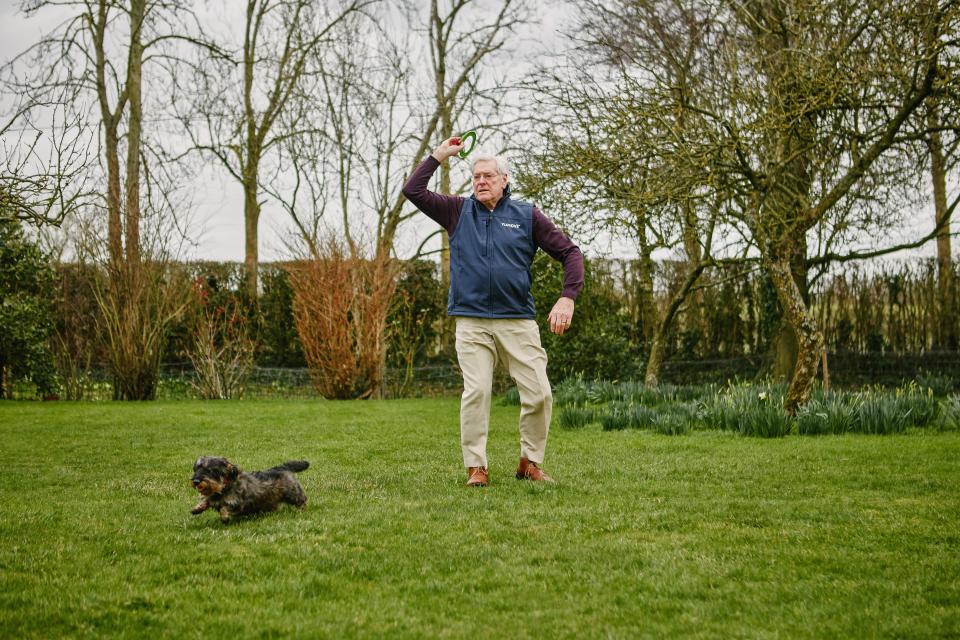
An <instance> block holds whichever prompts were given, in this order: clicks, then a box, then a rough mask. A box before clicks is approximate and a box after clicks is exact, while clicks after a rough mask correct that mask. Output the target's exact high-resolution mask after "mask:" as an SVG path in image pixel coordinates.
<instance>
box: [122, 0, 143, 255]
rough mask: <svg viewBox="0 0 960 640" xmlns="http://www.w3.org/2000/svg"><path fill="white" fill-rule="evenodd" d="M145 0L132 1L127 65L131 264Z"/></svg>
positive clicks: (136, 220)
mask: <svg viewBox="0 0 960 640" xmlns="http://www.w3.org/2000/svg"><path fill="white" fill-rule="evenodd" d="M145 10H146V7H145V1H144V0H132V2H131V3H130V32H131V33H130V55H129V62H128V65H129V67H128V69H127V86H126V88H127V99H128V100H129V102H130V116H129V117H130V128H129V131H128V132H127V202H126V212H125V213H126V215H125V216H124V217H125V222H126V228H125V231H126V245H127V246H126V258H127V263H128V266H129V267H130V268H133V269H135V268H136V267H135V265H138V264H140V144H141V138H142V133H141V126H142V123H143V107H142V100H141V94H142V79H141V71H142V66H143V43H142V42H141V38H140V33H141V32H140V29H141V27H142V26H143V19H144V12H145Z"/></svg>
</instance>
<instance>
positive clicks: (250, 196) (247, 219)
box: [243, 178, 260, 304]
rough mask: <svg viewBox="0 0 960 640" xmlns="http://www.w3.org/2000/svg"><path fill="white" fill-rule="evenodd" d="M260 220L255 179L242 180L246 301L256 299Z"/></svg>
mask: <svg viewBox="0 0 960 640" xmlns="http://www.w3.org/2000/svg"><path fill="white" fill-rule="evenodd" d="M259 222H260V202H259V201H258V200H257V181H256V178H253V179H252V181H246V180H245V181H244V184H243V225H244V256H243V265H244V276H243V277H244V292H245V294H246V297H247V302H248V303H249V304H253V303H255V302H256V300H257V281H258V267H259V260H260V257H259V256H260V253H259V249H258V247H259V238H258V226H259Z"/></svg>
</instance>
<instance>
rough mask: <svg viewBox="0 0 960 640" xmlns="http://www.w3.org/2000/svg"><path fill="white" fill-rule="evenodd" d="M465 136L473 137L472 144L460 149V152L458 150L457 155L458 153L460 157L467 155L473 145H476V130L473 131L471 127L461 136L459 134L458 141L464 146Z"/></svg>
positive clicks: (465, 142)
mask: <svg viewBox="0 0 960 640" xmlns="http://www.w3.org/2000/svg"><path fill="white" fill-rule="evenodd" d="M467 138H473V144H471V145H470V148H469V149H467V148H463V149H460V152H459V153H458V154H457V155H459V156H460V157H461V158H466V157H467V156H468V155H470V152H471V151H473V149H474V147H476V146H477V132H476V131H474V130H473V129H471V130H470V131H467V132H466V133H465V134H463V135H462V136H460V143H461V144H463V145H464V147H466V144H467Z"/></svg>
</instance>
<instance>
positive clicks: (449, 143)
mask: <svg viewBox="0 0 960 640" xmlns="http://www.w3.org/2000/svg"><path fill="white" fill-rule="evenodd" d="M461 149H463V142H462V141H461V140H460V136H453V137H452V138H447V139H446V140H444V141H443V142H441V143H440V146H439V147H437V148H436V149H434V150H433V154H432V155H433V157H434V158H436V159H437V162H439V163H441V164H442V163H444V162H446V160H447V158H450V157H452V156H455V155H457V154H458V153H460V150H461Z"/></svg>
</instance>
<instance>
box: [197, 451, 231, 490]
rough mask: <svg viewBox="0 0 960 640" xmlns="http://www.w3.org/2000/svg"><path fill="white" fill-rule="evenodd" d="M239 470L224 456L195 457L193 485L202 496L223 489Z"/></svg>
mask: <svg viewBox="0 0 960 640" xmlns="http://www.w3.org/2000/svg"><path fill="white" fill-rule="evenodd" d="M239 473H240V470H239V469H237V467H236V466H234V465H233V464H232V463H231V462H230V461H229V460H227V459H226V458H207V457H204V458H197V461H196V462H195V463H193V480H192V482H193V486H194V488H195V489H196V490H197V491H199V492H200V494H201V495H204V496H212V495H216V494H219V493H223V491H224V490H225V489H226V488H227V485H229V484H230V483H231V482H233V481H234V480H236V479H237V475H238V474H239Z"/></svg>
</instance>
